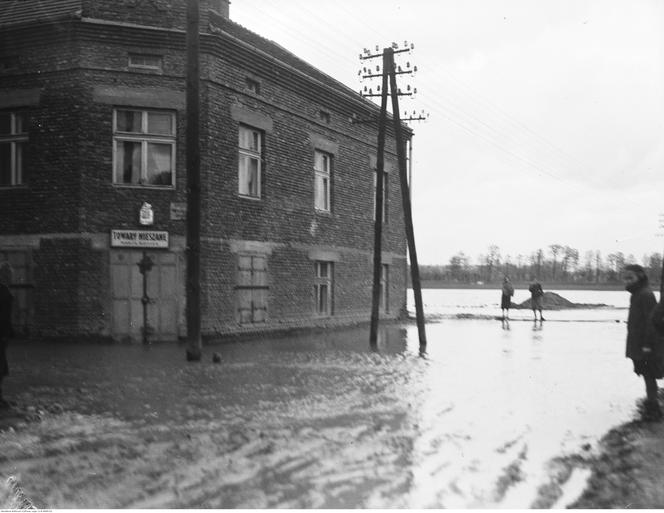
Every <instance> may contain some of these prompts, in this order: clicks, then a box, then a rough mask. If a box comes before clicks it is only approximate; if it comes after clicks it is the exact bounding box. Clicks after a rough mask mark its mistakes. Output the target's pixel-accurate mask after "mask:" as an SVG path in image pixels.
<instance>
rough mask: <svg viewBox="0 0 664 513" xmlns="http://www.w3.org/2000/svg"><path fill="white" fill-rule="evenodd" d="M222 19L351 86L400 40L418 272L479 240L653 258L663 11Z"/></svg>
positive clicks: (610, 4)
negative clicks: (367, 56) (415, 115)
mask: <svg viewBox="0 0 664 513" xmlns="http://www.w3.org/2000/svg"><path fill="white" fill-rule="evenodd" d="M230 14H231V19H233V20H234V21H236V22H238V23H240V24H241V25H244V26H245V27H247V28H249V29H251V30H253V31H255V32H257V33H259V34H261V35H262V36H264V37H266V38H268V39H272V40H273V41H276V42H277V43H279V44H281V45H282V46H284V47H285V48H287V49H288V50H290V51H292V52H293V53H295V54H297V55H298V56H299V57H301V58H303V59H304V60H306V61H308V62H309V63H311V64H313V65H315V66H316V67H318V68H320V69H321V70H322V71H324V72H326V73H328V74H330V75H332V76H334V77H335V78H337V79H339V80H340V81H342V82H343V83H345V84H346V85H348V86H350V87H352V88H353V89H356V90H359V87H360V83H359V81H358V79H357V71H358V69H359V66H360V61H359V58H358V55H359V53H360V52H361V51H362V49H363V48H365V47H370V48H374V49H375V47H376V45H379V46H380V47H381V48H382V47H384V46H389V45H390V44H391V43H392V42H393V41H399V42H403V41H404V40H408V41H409V42H413V43H414V44H415V51H414V52H413V53H412V54H411V55H409V56H407V57H405V58H404V60H410V61H411V64H416V65H417V66H418V74H417V76H416V77H415V78H414V79H412V80H410V81H408V80H407V79H400V81H401V82H400V85H402V84H404V85H405V84H406V83H408V82H410V83H412V84H413V85H414V86H415V87H417V89H418V95H417V97H416V98H415V99H413V100H403V102H402V109H401V110H402V111H403V110H405V109H409V110H413V109H415V110H417V111H420V110H422V109H424V110H425V111H426V112H428V113H429V115H430V117H429V120H428V121H427V122H426V123H413V124H412V125H411V126H412V128H413V129H414V131H415V138H414V142H413V153H414V155H413V202H414V206H413V215H414V221H415V232H416V243H417V250H418V256H419V261H420V263H423V264H435V263H447V262H448V261H449V258H450V257H451V256H452V255H454V254H455V253H458V252H459V251H464V252H465V253H466V254H468V255H470V256H471V257H473V260H474V259H475V257H476V256H477V255H478V254H480V253H486V249H487V247H488V246H489V245H490V244H496V245H498V246H499V247H500V248H501V252H502V253H503V255H506V254H511V255H512V256H513V257H516V255H517V254H523V255H526V256H527V255H530V254H531V253H532V252H533V251H535V250H537V249H538V248H542V249H545V250H546V249H547V247H548V246H549V245H551V244H562V245H570V246H572V247H575V248H577V249H578V250H579V251H580V253H581V256H582V258H583V254H584V252H585V251H587V250H594V249H599V250H600V251H601V252H602V254H603V256H606V255H607V254H608V253H612V252H616V251H622V252H623V253H625V255H629V254H633V255H634V256H635V257H636V259H637V261H639V262H641V258H642V256H643V254H644V253H650V252H653V251H662V249H664V238H659V237H656V233H657V231H658V224H659V219H658V218H659V214H663V213H664V130H662V128H663V126H662V125H663V121H664V102H663V99H664V51H663V50H664V2H662V1H660V0H641V1H639V0H594V1H584V0H509V1H507V0H408V1H405V0H404V1H397V0H335V1H329V0H278V1H275V0H234V1H233V2H232V4H231V7H230Z"/></svg>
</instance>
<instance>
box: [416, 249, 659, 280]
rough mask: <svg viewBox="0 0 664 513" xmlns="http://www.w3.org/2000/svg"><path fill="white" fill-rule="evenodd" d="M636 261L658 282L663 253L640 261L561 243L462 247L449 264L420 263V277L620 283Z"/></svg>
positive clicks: (617, 254) (434, 278)
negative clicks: (528, 249)
mask: <svg viewBox="0 0 664 513" xmlns="http://www.w3.org/2000/svg"><path fill="white" fill-rule="evenodd" d="M636 263H638V264H641V265H642V266H643V267H644V268H645V269H646V272H647V273H648V276H649V278H650V280H651V282H652V283H659V281H660V279H661V275H662V255H661V254H660V253H651V254H649V255H643V256H642V257H641V260H640V261H638V260H637V258H636V257H635V256H634V255H632V254H629V255H625V254H623V253H622V252H620V251H618V252H616V253H609V254H608V255H602V253H601V252H600V251H597V250H594V251H592V250H591V251H586V252H584V253H583V255H581V254H580V253H579V250H577V249H576V248H572V247H570V246H563V245H562V244H551V245H550V246H548V247H547V248H546V249H537V250H535V251H533V252H532V253H529V254H527V255H524V254H518V255H503V254H502V253H501V251H500V248H499V247H498V246H496V245H491V246H489V247H488V248H487V251H486V253H484V254H481V255H478V256H477V258H476V259H475V260H472V259H471V258H470V257H469V256H468V255H466V254H465V253H464V252H463V251H459V252H458V253H456V254H455V255H453V256H452V257H451V258H450V260H449V262H448V263H447V264H446V265H422V266H420V277H421V279H422V280H434V281H439V282H443V283H450V284H454V283H458V284H471V283H477V282H483V283H496V282H500V281H502V279H503V276H505V275H507V276H509V277H510V279H511V280H512V281H513V282H526V281H528V280H530V279H531V278H533V277H535V278H538V279H539V280H540V281H543V282H547V283H560V284H562V283H565V284H567V283H569V284H588V285H590V284H618V283H620V282H621V270H622V268H623V267H624V266H625V265H627V264H636Z"/></svg>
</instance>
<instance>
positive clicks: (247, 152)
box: [238, 125, 263, 198]
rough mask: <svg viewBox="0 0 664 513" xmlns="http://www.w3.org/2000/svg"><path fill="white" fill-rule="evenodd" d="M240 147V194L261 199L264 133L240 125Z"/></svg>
mask: <svg viewBox="0 0 664 513" xmlns="http://www.w3.org/2000/svg"><path fill="white" fill-rule="evenodd" d="M238 146H239V159H238V188H239V190H238V192H239V194H240V196H247V197H249V198H260V197H261V168H262V163H263V159H262V153H263V133H262V132H261V131H260V130H256V129H255V128H251V127H248V126H244V125H240V131H239V144H238Z"/></svg>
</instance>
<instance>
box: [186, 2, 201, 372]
mask: <svg viewBox="0 0 664 513" xmlns="http://www.w3.org/2000/svg"><path fill="white" fill-rule="evenodd" d="M198 4H199V0H187V133H186V161H187V339H188V347H187V353H186V357H187V361H199V360H200V359H201V352H202V351H201V349H202V343H201V300H200V298H201V269H200V259H201V178H200V167H201V160H200V143H199V129H200V127H199V124H200V100H199V89H200V80H199V35H198V25H199V5H198Z"/></svg>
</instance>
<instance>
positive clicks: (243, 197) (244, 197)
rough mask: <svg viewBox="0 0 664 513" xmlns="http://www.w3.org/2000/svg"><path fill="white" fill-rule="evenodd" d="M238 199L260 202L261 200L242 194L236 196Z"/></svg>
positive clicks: (257, 197) (258, 197)
mask: <svg viewBox="0 0 664 513" xmlns="http://www.w3.org/2000/svg"><path fill="white" fill-rule="evenodd" d="M238 198H240V199H243V200H249V201H261V200H262V199H263V198H261V197H260V196H245V195H244V194H238Z"/></svg>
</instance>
